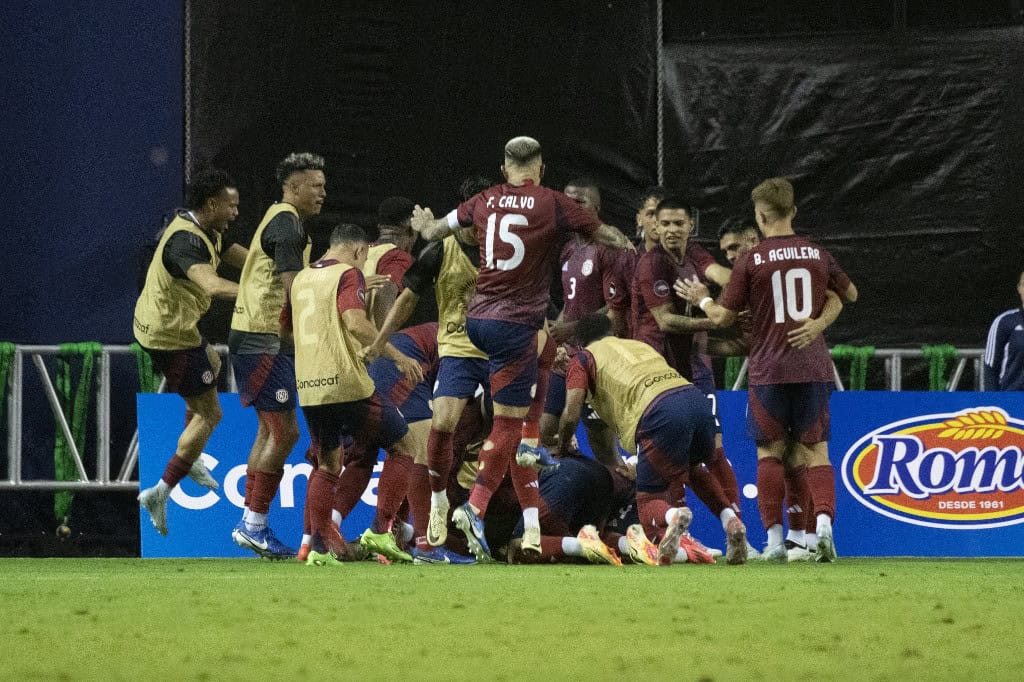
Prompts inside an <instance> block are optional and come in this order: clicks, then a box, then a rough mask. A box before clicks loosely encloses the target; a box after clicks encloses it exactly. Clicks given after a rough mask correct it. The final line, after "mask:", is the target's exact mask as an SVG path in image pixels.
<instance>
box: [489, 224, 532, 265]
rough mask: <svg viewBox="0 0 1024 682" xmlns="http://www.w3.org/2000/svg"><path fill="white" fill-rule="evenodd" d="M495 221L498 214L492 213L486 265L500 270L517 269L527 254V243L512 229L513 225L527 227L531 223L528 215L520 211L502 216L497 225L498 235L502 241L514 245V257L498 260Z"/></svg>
mask: <svg viewBox="0 0 1024 682" xmlns="http://www.w3.org/2000/svg"><path fill="white" fill-rule="evenodd" d="M495 223H498V214H497V213H492V214H491V215H490V216H489V217H488V218H487V244H486V252H485V254H484V261H485V262H484V265H485V266H486V267H488V268H497V269H498V270H515V269H516V268H517V267H519V265H520V264H521V263H522V262H523V256H524V255H526V245H525V244H523V240H522V239H521V238H520V237H519V235H517V234H516V233H514V232H513V231H512V226H513V225H522V226H524V227H526V226H527V225H529V223H528V222H527V220H526V216H524V215H520V214H518V213H509V214H507V215H503V216H502V217H501V222H500V223H498V225H497V227H498V229H497V237H498V239H499V240H500V241H502V242H503V243H505V244H508V245H509V246H511V247H512V257H511V258H499V259H498V260H497V261H495V260H494V237H495V229H494V228H495Z"/></svg>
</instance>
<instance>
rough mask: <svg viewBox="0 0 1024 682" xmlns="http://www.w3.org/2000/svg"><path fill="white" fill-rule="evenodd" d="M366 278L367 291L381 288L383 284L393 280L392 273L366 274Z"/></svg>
mask: <svg viewBox="0 0 1024 682" xmlns="http://www.w3.org/2000/svg"><path fill="white" fill-rule="evenodd" d="M364 279H365V280H366V291H367V292H371V291H373V290H375V289H380V288H381V287H382V286H384V285H385V284H387V283H389V282H390V281H391V275H378V274H373V275H366V276H365V277H364Z"/></svg>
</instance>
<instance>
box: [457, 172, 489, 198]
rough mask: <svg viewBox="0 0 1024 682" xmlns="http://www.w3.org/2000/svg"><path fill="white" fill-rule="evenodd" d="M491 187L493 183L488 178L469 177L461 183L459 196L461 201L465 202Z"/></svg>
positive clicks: (479, 176)
mask: <svg viewBox="0 0 1024 682" xmlns="http://www.w3.org/2000/svg"><path fill="white" fill-rule="evenodd" d="M493 185H494V183H493V182H492V181H491V179H490V178H487V177H484V176H483V175H470V176H469V177H468V178H466V179H464V180H463V181H462V184H461V185H459V196H460V197H462V200H463V201H467V200H469V199H470V198H472V197H475V196H476V195H477V194H480V192H483V191H484V190H485V189H487V188H488V187H492V186H493Z"/></svg>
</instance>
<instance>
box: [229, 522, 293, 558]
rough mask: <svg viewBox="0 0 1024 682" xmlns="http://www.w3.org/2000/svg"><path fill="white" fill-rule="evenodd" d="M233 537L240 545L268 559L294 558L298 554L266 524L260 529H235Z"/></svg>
mask: <svg viewBox="0 0 1024 682" xmlns="http://www.w3.org/2000/svg"><path fill="white" fill-rule="evenodd" d="M231 537H232V538H233V539H234V541H235V544H237V545H238V546H239V547H244V548H246V549H250V550H252V551H253V552H255V553H256V554H258V555H259V556H261V557H264V558H266V559H271V560H274V561H276V560H279V559H292V558H294V557H295V556H296V552H295V550H294V549H292V548H291V547H289V546H287V545H286V544H284V543H283V542H281V541H280V540H278V539H277V536H276V535H274V531H273V530H271V529H270V526H264V527H263V528H261V529H260V530H250V529H249V528H247V527H243V528H242V529H241V530H235V531H234V532H233V533H232V534H231Z"/></svg>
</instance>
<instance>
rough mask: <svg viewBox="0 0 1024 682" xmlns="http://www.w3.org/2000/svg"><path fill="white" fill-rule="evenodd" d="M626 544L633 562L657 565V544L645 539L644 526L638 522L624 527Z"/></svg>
mask: <svg viewBox="0 0 1024 682" xmlns="http://www.w3.org/2000/svg"><path fill="white" fill-rule="evenodd" d="M626 546H627V547H628V548H629V558H630V559H631V560H632V561H633V563H634V564H647V565H648V566H657V565H658V546H657V545H656V544H654V543H653V542H651V541H650V540H649V539H647V534H646V533H644V527H643V526H641V525H640V524H639V523H634V524H633V525H632V526H630V527H629V528H627V529H626Z"/></svg>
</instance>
